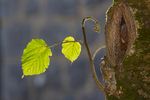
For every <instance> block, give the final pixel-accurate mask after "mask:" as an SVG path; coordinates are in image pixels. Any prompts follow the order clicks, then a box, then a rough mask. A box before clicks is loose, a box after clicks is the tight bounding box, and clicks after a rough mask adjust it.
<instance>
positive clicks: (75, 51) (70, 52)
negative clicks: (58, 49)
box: [62, 36, 81, 63]
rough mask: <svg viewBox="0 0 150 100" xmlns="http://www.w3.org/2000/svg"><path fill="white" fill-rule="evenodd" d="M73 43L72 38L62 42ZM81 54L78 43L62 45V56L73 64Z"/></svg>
mask: <svg viewBox="0 0 150 100" xmlns="http://www.w3.org/2000/svg"><path fill="white" fill-rule="evenodd" d="M67 41H74V38H73V37H71V36H69V37H67V38H65V40H64V41H63V42H67ZM80 52H81V45H80V43H79V42H68V43H63V44H62V53H63V54H64V56H65V57H66V58H67V59H68V60H70V61H71V63H73V61H75V60H76V59H77V58H78V56H79V55H80Z"/></svg>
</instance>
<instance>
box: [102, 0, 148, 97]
mask: <svg viewBox="0 0 150 100" xmlns="http://www.w3.org/2000/svg"><path fill="white" fill-rule="evenodd" d="M131 4H133V5H134V4H138V7H141V8H138V7H137V6H135V7H133V6H129V5H131ZM142 4H147V7H148V9H146V8H145V11H148V12H147V14H145V16H149V15H150V9H149V8H150V5H148V4H150V0H114V2H113V5H112V6H111V7H110V8H109V9H108V12H107V21H106V24H105V40H106V56H104V58H103V59H102V62H101V69H100V70H101V72H102V75H103V81H104V83H105V91H106V93H107V97H106V98H107V99H108V100H115V99H114V97H116V98H117V99H119V100H129V99H127V97H126V98H125V97H124V95H126V94H125V92H123V90H125V89H124V88H123V87H122V86H123V85H120V82H119V81H122V79H125V78H124V77H126V76H125V75H124V72H125V70H124V69H125V68H127V67H126V66H125V64H124V60H125V59H126V58H127V57H128V55H130V54H133V53H135V50H134V49H133V47H134V46H136V45H133V43H134V41H135V40H136V39H137V37H138V36H139V34H138V29H139V28H140V27H142V25H141V23H142V22H141V21H140V20H137V19H136V17H135V16H136V14H137V12H138V9H141V10H143V9H144V8H142V7H144V6H143V5H142ZM141 5H142V6H141ZM145 6H146V5H145ZM135 8H137V9H135ZM143 11H144V10H143ZM144 13H146V12H144ZM141 19H142V16H141ZM144 25H146V27H147V28H148V29H149V27H150V17H148V19H147V20H146V21H145V24H144ZM139 42H140V41H139ZM147 54H149V53H147ZM148 66H149V65H148ZM129 74H131V73H129ZM129 79H130V80H131V78H129ZM149 82H150V81H149ZM117 84H119V87H118V86H117ZM125 84H126V83H125ZM132 85H133V84H132ZM133 87H134V85H133ZM138 91H139V89H138ZM133 92H134V91H133ZM138 93H139V92H138ZM138 95H141V94H140V93H139V94H138ZM129 96H131V95H130V94H129ZM141 96H143V97H144V95H141ZM135 98H136V97H135ZM135 98H134V99H130V100H137V99H135ZM141 98H142V97H141ZM147 98H150V96H147ZM117 99H116V100H117ZM138 100H141V99H138ZM142 100H143V99H142ZM145 100H146V99H145Z"/></svg>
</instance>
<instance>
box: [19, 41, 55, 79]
mask: <svg viewBox="0 0 150 100" xmlns="http://www.w3.org/2000/svg"><path fill="white" fill-rule="evenodd" d="M49 56H52V52H51V49H49V47H47V44H46V43H45V41H44V40H42V39H32V41H31V42H29V44H28V45H27V47H26V48H25V49H24V51H23V55H22V60H21V61H22V70H23V76H22V78H23V77H24V76H25V75H38V74H41V73H44V72H45V71H46V68H48V65H49V62H50V58H49Z"/></svg>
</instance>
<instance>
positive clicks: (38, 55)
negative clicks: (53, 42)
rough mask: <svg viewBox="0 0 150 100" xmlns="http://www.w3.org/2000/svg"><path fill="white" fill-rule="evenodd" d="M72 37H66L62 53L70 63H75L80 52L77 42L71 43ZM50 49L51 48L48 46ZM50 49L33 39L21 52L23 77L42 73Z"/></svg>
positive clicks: (47, 61) (50, 54)
mask: <svg viewBox="0 0 150 100" xmlns="http://www.w3.org/2000/svg"><path fill="white" fill-rule="evenodd" d="M73 41H74V38H73V37H71V36H70V37H67V38H66V39H65V40H64V41H63V44H62V47H63V48H62V53H63V54H64V56H65V57H66V58H67V59H68V60H70V61H71V63H72V62H73V61H75V60H76V59H77V58H78V56H79V55H80V52H81V45H80V43H79V42H73ZM50 47H52V46H50ZM50 47H48V46H47V44H46V43H45V41H44V40H42V39H33V40H32V41H31V42H29V44H28V45H27V47H26V48H25V49H24V51H23V55H22V60H21V61H22V70H23V76H22V78H23V77H24V76H27V75H38V74H41V73H44V72H45V71H46V69H47V68H48V65H49V63H50V58H49V56H52V52H51V49H50Z"/></svg>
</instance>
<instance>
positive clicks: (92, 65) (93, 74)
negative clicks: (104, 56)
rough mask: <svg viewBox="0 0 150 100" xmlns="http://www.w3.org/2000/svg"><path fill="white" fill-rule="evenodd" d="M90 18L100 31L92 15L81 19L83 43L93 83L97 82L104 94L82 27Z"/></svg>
mask: <svg viewBox="0 0 150 100" xmlns="http://www.w3.org/2000/svg"><path fill="white" fill-rule="evenodd" d="M89 19H90V20H92V21H94V22H95V23H96V25H97V32H99V31H100V25H99V23H98V21H97V20H96V19H94V18H93V17H92V16H91V17H86V18H84V19H83V20H82V23H81V26H82V31H83V36H84V44H85V47H86V50H87V53H88V56H89V60H90V63H91V69H92V76H93V78H94V80H95V83H96V84H97V86H98V87H99V89H100V90H101V91H102V92H103V93H104V95H105V96H106V92H105V89H104V87H103V86H102V84H101V83H100V82H99V80H98V78H97V75H96V72H95V67H94V63H93V59H92V56H91V53H90V50H89V47H88V44H87V41H86V35H85V29H84V23H85V21H86V20H89Z"/></svg>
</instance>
